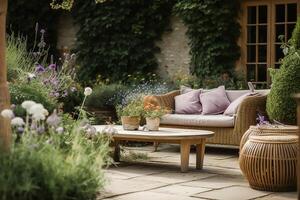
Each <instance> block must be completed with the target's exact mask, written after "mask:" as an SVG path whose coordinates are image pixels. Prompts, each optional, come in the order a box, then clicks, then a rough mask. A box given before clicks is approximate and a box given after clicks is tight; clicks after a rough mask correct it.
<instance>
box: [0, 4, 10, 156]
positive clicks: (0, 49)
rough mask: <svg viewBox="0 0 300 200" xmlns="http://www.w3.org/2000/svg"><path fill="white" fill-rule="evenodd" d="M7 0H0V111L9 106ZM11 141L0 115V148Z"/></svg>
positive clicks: (8, 129)
mask: <svg viewBox="0 0 300 200" xmlns="http://www.w3.org/2000/svg"><path fill="white" fill-rule="evenodd" d="M7 4H8V0H0V111H2V110H3V109H6V108H9V106H10V96H9V91H8V84H7V67H6V58H5V49H6V43H5V40H6V38H5V33H6V14H7ZM10 143H11V128H10V121H9V120H8V119H4V118H3V117H2V116H0V149H2V150H9V147H10Z"/></svg>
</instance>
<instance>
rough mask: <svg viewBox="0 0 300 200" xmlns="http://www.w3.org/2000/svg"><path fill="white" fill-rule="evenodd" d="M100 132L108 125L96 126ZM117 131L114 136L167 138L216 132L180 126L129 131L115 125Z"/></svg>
mask: <svg viewBox="0 0 300 200" xmlns="http://www.w3.org/2000/svg"><path fill="white" fill-rule="evenodd" d="M94 127H95V128H96V129H97V131H98V132H103V130H104V129H105V127H106V125H96V126H94ZM113 127H114V128H115V129H116V130H117V133H115V134H113V136H114V137H126V138H139V137H147V138H149V137H150V138H165V139H193V138H208V137H213V136H214V132H212V131H206V130H194V129H180V128H164V127H160V128H159V130H158V131H146V130H143V127H140V128H139V130H135V131H129V130H124V129H123V127H122V126H120V125H114V126H113Z"/></svg>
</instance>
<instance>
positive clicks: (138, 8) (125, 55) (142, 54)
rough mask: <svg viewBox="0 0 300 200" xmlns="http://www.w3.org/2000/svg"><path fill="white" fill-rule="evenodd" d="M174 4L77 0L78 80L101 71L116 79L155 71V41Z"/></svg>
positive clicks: (161, 0)
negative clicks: (79, 66)
mask: <svg viewBox="0 0 300 200" xmlns="http://www.w3.org/2000/svg"><path fill="white" fill-rule="evenodd" d="M173 4H174V3H173V1H172V0H154V1H148V0H123V1H106V2H104V3H101V4H96V3H95V1H86V0H78V1H76V2H75V7H74V9H73V15H74V18H75V22H76V23H77V24H78V25H79V26H80V28H79V31H78V32H77V42H76V49H75V50H76V51H78V60H79V61H80V63H79V64H80V65H81V70H80V72H79V76H80V80H83V81H88V80H90V79H95V77H97V75H99V74H100V75H102V76H103V77H104V78H109V79H111V80H112V81H113V82H116V81H119V80H121V79H122V78H123V75H124V74H126V75H127V74H132V73H134V72H136V71H139V72H141V73H147V72H152V71H154V70H155V68H156V66H157V59H156V57H155V53H156V52H157V51H158V50H159V48H158V47H157V46H156V45H155V41H156V40H158V39H160V37H161V35H162V33H163V31H164V30H165V29H166V27H167V26H168V24H169V16H170V14H171V11H172V6H173Z"/></svg>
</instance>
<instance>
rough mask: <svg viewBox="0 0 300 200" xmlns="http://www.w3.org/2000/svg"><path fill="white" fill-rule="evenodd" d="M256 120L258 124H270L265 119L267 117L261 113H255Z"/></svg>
mask: <svg viewBox="0 0 300 200" xmlns="http://www.w3.org/2000/svg"><path fill="white" fill-rule="evenodd" d="M257 116H258V117H257V122H258V124H259V125H267V124H270V123H269V121H268V120H267V118H266V117H265V116H263V115H261V114H258V115H257Z"/></svg>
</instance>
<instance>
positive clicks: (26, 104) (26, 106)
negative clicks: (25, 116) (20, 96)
mask: <svg viewBox="0 0 300 200" xmlns="http://www.w3.org/2000/svg"><path fill="white" fill-rule="evenodd" d="M35 104H36V103H35V102H34V101H24V102H23V103H22V104H21V106H22V108H24V109H25V110H26V111H27V112H29V109H30V108H31V107H32V106H33V105H35Z"/></svg>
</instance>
